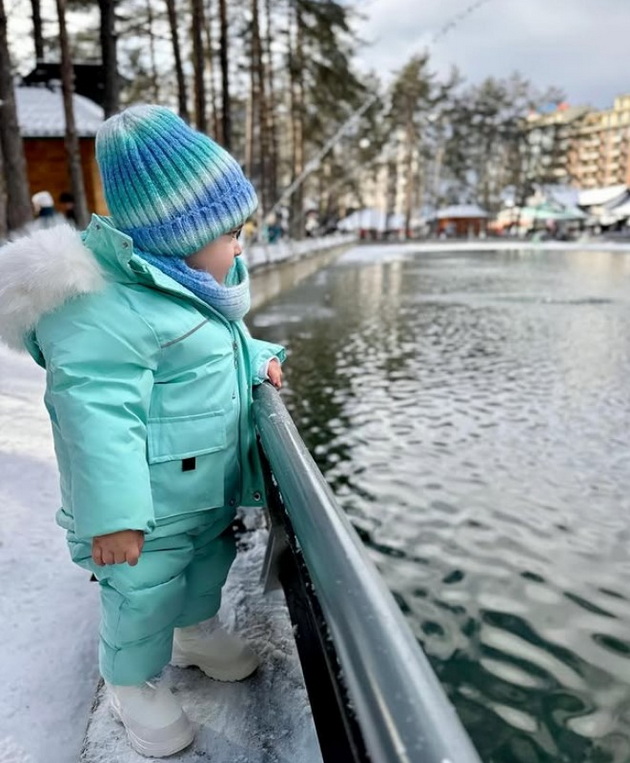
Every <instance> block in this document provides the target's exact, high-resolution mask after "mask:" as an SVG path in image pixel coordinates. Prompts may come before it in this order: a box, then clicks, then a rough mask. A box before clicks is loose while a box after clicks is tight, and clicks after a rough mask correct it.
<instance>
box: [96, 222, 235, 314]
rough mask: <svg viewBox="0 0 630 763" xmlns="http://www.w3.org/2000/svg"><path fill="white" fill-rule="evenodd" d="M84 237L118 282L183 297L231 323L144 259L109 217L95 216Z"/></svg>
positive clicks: (130, 240) (203, 310)
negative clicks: (122, 280)
mask: <svg viewBox="0 0 630 763" xmlns="http://www.w3.org/2000/svg"><path fill="white" fill-rule="evenodd" d="M82 238H83V243H84V244H85V246H87V247H88V249H90V250H91V251H92V253H93V254H94V256H95V257H96V259H97V260H98V261H99V262H100V264H101V265H103V266H104V267H105V268H106V269H107V270H109V271H110V272H112V274H113V275H114V278H116V280H119V278H120V275H123V278H124V280H125V281H126V282H131V283H134V282H135V283H139V284H142V285H143V286H149V287H151V288H154V289H159V290H160V291H165V292H167V293H169V294H173V295H174V296H177V297H181V298H182V299H186V300H188V301H189V302H194V304H195V306H196V307H197V309H199V310H201V311H202V312H205V313H211V314H212V315H213V316H216V317H218V318H219V319H220V320H221V321H223V322H224V323H226V324H227V323H228V321H227V320H226V319H225V318H224V317H223V316H222V315H221V313H219V312H218V311H217V310H215V309H214V308H213V307H211V306H210V305H209V304H208V303H207V302H204V301H203V300H202V299H200V298H199V297H197V296H196V295H195V294H193V293H192V292H191V291H189V290H188V289H186V287H184V286H182V285H181V284H180V283H178V282H177V281H175V280H173V279H172V278H170V277H169V276H167V275H166V274H165V273H163V272H162V271H161V270H160V269H159V268H156V267H154V266H153V265H150V264H149V263H148V262H147V261H146V260H144V259H143V258H142V257H140V256H139V255H138V254H137V253H136V252H135V251H134V247H133V240H132V239H131V237H130V236H128V235H127V234H126V233H122V231H119V230H118V229H117V228H115V227H114V226H113V224H112V222H111V219H110V218H109V217H104V216H102V215H92V220H91V222H90V224H89V225H88V227H87V228H86V229H85V231H84V233H83V234H82Z"/></svg>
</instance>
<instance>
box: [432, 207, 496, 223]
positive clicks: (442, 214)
mask: <svg viewBox="0 0 630 763" xmlns="http://www.w3.org/2000/svg"><path fill="white" fill-rule="evenodd" d="M435 217H436V218H437V219H438V220H444V219H445V218H449V217H452V218H473V217H489V215H488V213H487V212H486V211H485V210H484V209H482V208H481V207H480V206H479V205H478V204H454V205H453V206H451V207H443V208H442V209H439V210H438V211H437V213H436V215H435Z"/></svg>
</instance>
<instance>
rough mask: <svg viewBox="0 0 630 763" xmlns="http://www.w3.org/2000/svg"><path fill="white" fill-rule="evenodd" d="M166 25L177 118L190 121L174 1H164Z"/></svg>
mask: <svg viewBox="0 0 630 763" xmlns="http://www.w3.org/2000/svg"><path fill="white" fill-rule="evenodd" d="M166 11H167V13H168V24H169V27H170V29H171V41H172V43H173V58H174V59H175V76H176V77H177V103H178V108H179V116H180V117H181V118H182V119H183V120H184V121H185V122H189V121H190V115H189V114H188V94H187V92H186V78H185V77H184V67H183V66H182V51H181V48H180V46H179V29H178V27H177V13H176V12H175V0H166Z"/></svg>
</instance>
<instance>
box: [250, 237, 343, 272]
mask: <svg viewBox="0 0 630 763" xmlns="http://www.w3.org/2000/svg"><path fill="white" fill-rule="evenodd" d="M356 240H357V237H356V236H355V235H354V234H353V233H335V234H334V235H331V236H321V237H320V238H305V239H304V240H302V241H291V240H290V239H280V240H279V241H276V242H275V243H274V244H252V245H251V246H247V245H246V246H245V258H246V260H247V265H248V267H249V268H250V269H251V270H255V269H256V268H259V267H261V266H264V265H271V264H278V263H280V262H285V261H287V260H293V259H296V258H300V257H304V256H306V255H309V254H314V253H315V252H322V251H324V250H326V249H333V248H335V247H338V246H344V245H345V244H351V243H352V242H353V241H356Z"/></svg>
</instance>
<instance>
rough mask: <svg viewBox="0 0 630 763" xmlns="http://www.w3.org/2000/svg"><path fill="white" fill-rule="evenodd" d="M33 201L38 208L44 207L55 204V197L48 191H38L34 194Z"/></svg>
mask: <svg viewBox="0 0 630 763" xmlns="http://www.w3.org/2000/svg"><path fill="white" fill-rule="evenodd" d="M31 202H32V203H33V206H34V207H35V208H36V209H37V210H40V209H43V208H44V207H54V206H55V202H54V201H53V197H52V196H51V195H50V193H49V192H48V191H38V192H37V193H35V194H33V196H32V197H31Z"/></svg>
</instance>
